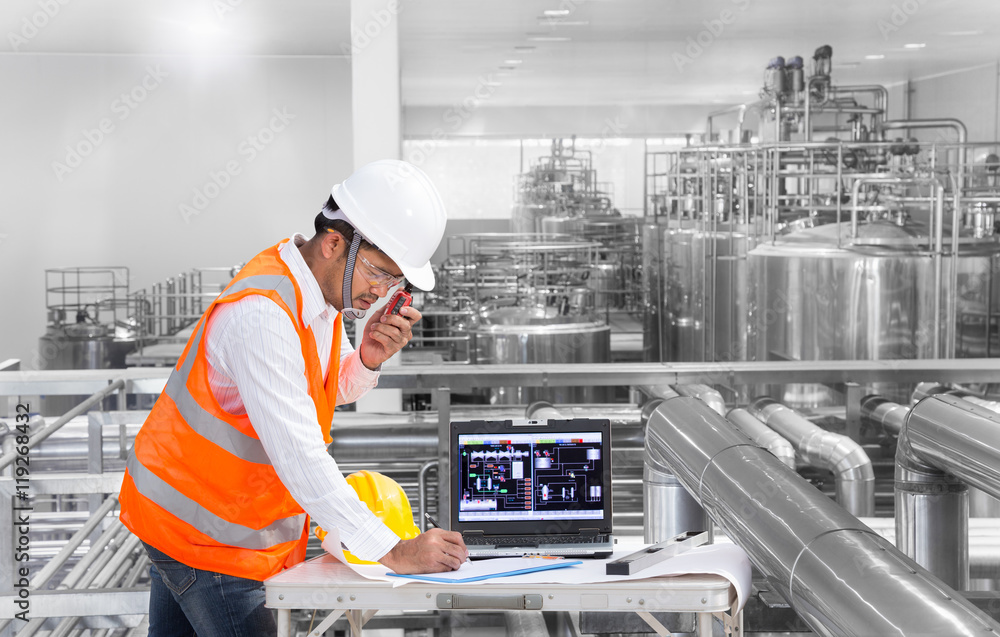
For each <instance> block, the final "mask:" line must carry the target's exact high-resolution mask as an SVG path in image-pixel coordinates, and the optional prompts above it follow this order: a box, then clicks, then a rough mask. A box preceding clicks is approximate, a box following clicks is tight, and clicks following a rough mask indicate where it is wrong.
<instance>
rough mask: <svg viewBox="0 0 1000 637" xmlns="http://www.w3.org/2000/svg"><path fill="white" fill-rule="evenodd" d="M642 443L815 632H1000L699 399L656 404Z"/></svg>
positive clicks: (967, 636)
mask: <svg viewBox="0 0 1000 637" xmlns="http://www.w3.org/2000/svg"><path fill="white" fill-rule="evenodd" d="M646 452H647V456H648V457H649V459H650V462H654V463H656V464H657V465H658V466H665V467H669V468H670V469H671V470H672V471H673V472H674V473H675V474H676V475H677V477H678V479H679V480H680V481H681V482H682V483H683V484H684V486H685V487H686V488H687V489H688V490H689V491H691V493H693V494H696V495H697V496H698V497H699V498H700V500H701V502H702V505H703V506H704V507H705V509H706V511H708V513H709V515H711V517H712V519H713V520H714V521H715V522H716V523H717V524H719V525H720V526H721V527H722V528H723V529H724V530H725V532H726V533H727V534H728V535H729V537H730V538H732V539H733V541H734V542H736V543H737V544H738V545H740V546H741V547H742V548H743V549H744V550H745V551H746V552H747V553H748V554H749V556H750V559H751V560H752V561H753V562H754V564H756V565H757V567H758V568H759V569H760V570H761V571H762V572H763V573H764V575H765V576H766V577H767V579H768V581H769V582H770V583H771V585H772V586H773V587H774V589H775V590H776V591H778V592H779V593H780V594H781V595H782V596H783V597H784V598H785V599H786V600H788V602H789V604H791V606H792V608H793V609H794V610H795V612H796V613H798V614H799V616H800V617H802V619H803V620H804V621H805V622H806V623H807V624H808V625H809V627H810V628H812V630H813V631H814V632H815V633H816V634H817V635H821V636H823V637H833V636H840V635H843V636H848V635H852V636H853V635H879V636H880V637H887V636H905V637H918V636H921V635H926V636H931V635H935V636H937V635H949V636H952V637H972V636H974V635H983V634H986V633H987V632H988V631H1000V623H997V622H995V621H993V620H992V619H991V618H990V617H989V616H988V615H986V614H985V613H983V612H982V611H980V610H978V609H977V608H975V606H973V605H972V604H970V603H969V602H968V601H966V600H965V599H964V598H962V597H961V596H960V595H959V594H958V593H957V592H955V591H954V590H952V589H951V588H949V587H948V586H947V585H945V584H944V583H943V582H942V581H940V580H939V579H938V578H936V577H935V576H934V575H932V574H931V573H929V572H928V571H927V570H925V569H924V568H922V567H921V566H919V565H918V564H916V563H914V562H913V561H912V560H910V559H909V558H907V557H906V556H905V555H903V554H902V553H900V552H899V551H897V550H896V549H895V548H894V547H893V546H892V545H891V544H890V543H889V542H888V540H886V539H885V538H882V537H881V536H879V535H877V534H876V533H874V532H873V531H872V530H871V529H870V528H868V527H867V526H865V525H864V524H862V523H861V522H860V521H858V520H857V519H856V518H855V517H854V516H852V515H850V514H849V513H847V511H845V510H844V509H843V508H842V507H840V506H838V505H837V504H836V503H834V502H832V501H831V500H830V499H829V498H827V497H826V496H824V495H823V494H822V493H820V492H819V491H817V490H816V489H815V488H813V487H812V486H811V485H810V484H809V483H808V482H806V481H805V480H804V479H802V478H801V477H800V476H799V475H798V474H796V473H795V472H794V471H792V470H791V469H789V468H788V467H786V466H785V465H783V464H782V463H781V462H780V461H779V460H778V459H777V458H775V457H774V456H772V455H771V454H770V453H768V452H767V451H766V450H764V449H762V448H760V447H758V446H756V445H754V444H753V442H752V441H751V440H750V439H749V438H747V437H746V436H745V435H744V434H742V433H741V432H739V431H738V430H737V429H736V428H735V427H734V426H733V425H732V424H731V423H729V422H728V421H726V420H725V419H724V418H722V417H721V416H719V415H718V414H716V413H715V412H714V411H712V410H711V409H709V408H708V407H706V406H705V405H704V404H703V403H701V402H700V401H698V400H695V399H692V398H688V397H681V398H672V399H669V400H666V401H663V402H662V403H660V404H659V406H658V407H657V408H656V409H655V410H654V411H653V413H652V414H651V415H650V418H649V421H648V423H647V429H646Z"/></svg>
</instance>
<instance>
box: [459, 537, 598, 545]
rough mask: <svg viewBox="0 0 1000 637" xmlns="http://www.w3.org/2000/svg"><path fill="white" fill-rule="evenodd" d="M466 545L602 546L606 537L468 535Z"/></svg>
mask: <svg viewBox="0 0 1000 637" xmlns="http://www.w3.org/2000/svg"><path fill="white" fill-rule="evenodd" d="M463 539H464V540H465V543H466V544H468V545H476V546H494V545H496V546H538V545H539V544H604V543H606V542H607V541H608V536H607V535H546V536H543V537H542V536H538V535H521V536H518V535H502V536H497V535H493V536H483V535H470V536H467V537H464V538H463Z"/></svg>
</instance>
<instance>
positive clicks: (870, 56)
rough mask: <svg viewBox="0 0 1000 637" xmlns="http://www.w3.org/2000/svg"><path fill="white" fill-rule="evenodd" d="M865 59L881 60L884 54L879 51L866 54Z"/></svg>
mask: <svg viewBox="0 0 1000 637" xmlns="http://www.w3.org/2000/svg"><path fill="white" fill-rule="evenodd" d="M865 59H866V60H883V59H885V56H884V55H882V54H881V53H876V54H874V55H866V56H865Z"/></svg>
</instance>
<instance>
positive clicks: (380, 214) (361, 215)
mask: <svg viewBox="0 0 1000 637" xmlns="http://www.w3.org/2000/svg"><path fill="white" fill-rule="evenodd" d="M331 194H332V195H333V199H334V201H336V202H337V205H338V206H339V207H340V210H341V211H342V212H343V214H344V217H346V218H347V220H348V221H349V222H350V224H351V225H352V226H354V228H355V229H356V230H357V231H358V232H360V233H361V236H362V237H364V238H365V240H366V241H368V242H369V243H371V244H373V245H375V246H377V247H378V248H379V249H380V250H382V252H384V253H385V254H386V255H388V256H389V258H390V259H392V260H393V261H395V262H396V265H398V266H399V267H400V269H401V270H402V271H403V275H404V276H405V277H406V279H407V280H408V281H410V282H411V283H413V285H415V286H416V287H418V288H420V289H422V290H431V289H433V288H434V271H433V270H432V269H431V264H430V260H431V255H432V254H434V251H435V250H437V247H438V244H440V243H441V239H442V238H443V237H444V225H445V221H446V220H447V218H448V215H447V213H446V212H445V209H444V203H442V201H441V195H439V194H438V191H437V189H436V188H435V187H434V184H432V183H431V180H430V179H429V178H428V177H427V175H426V174H424V172H423V171H422V170H420V169H419V168H417V167H416V166H414V165H413V164H409V163H407V162H405V161H400V160H398V159H380V160H378V161H373V162H372V163H370V164H366V165H364V166H362V167H361V168H359V169H358V170H356V171H355V172H354V174H353V175H351V176H350V177H348V178H347V179H345V180H344V181H343V183H339V184H337V185H336V186H334V187H333V191H332V193H331ZM328 216H329V215H328Z"/></svg>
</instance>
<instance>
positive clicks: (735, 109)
mask: <svg viewBox="0 0 1000 637" xmlns="http://www.w3.org/2000/svg"><path fill="white" fill-rule="evenodd" d="M729 113H739V116H738V118H737V120H736V121H737V124H736V143H737V144H742V143H743V121H744V120H745V119H746V114H747V105H746V104H737V105H736V106H730V107H729V108H723V109H721V110H718V111H712V112H711V113H709V114H708V141H712V119H713V118H715V117H718V116H719V115H728V114H729Z"/></svg>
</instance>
